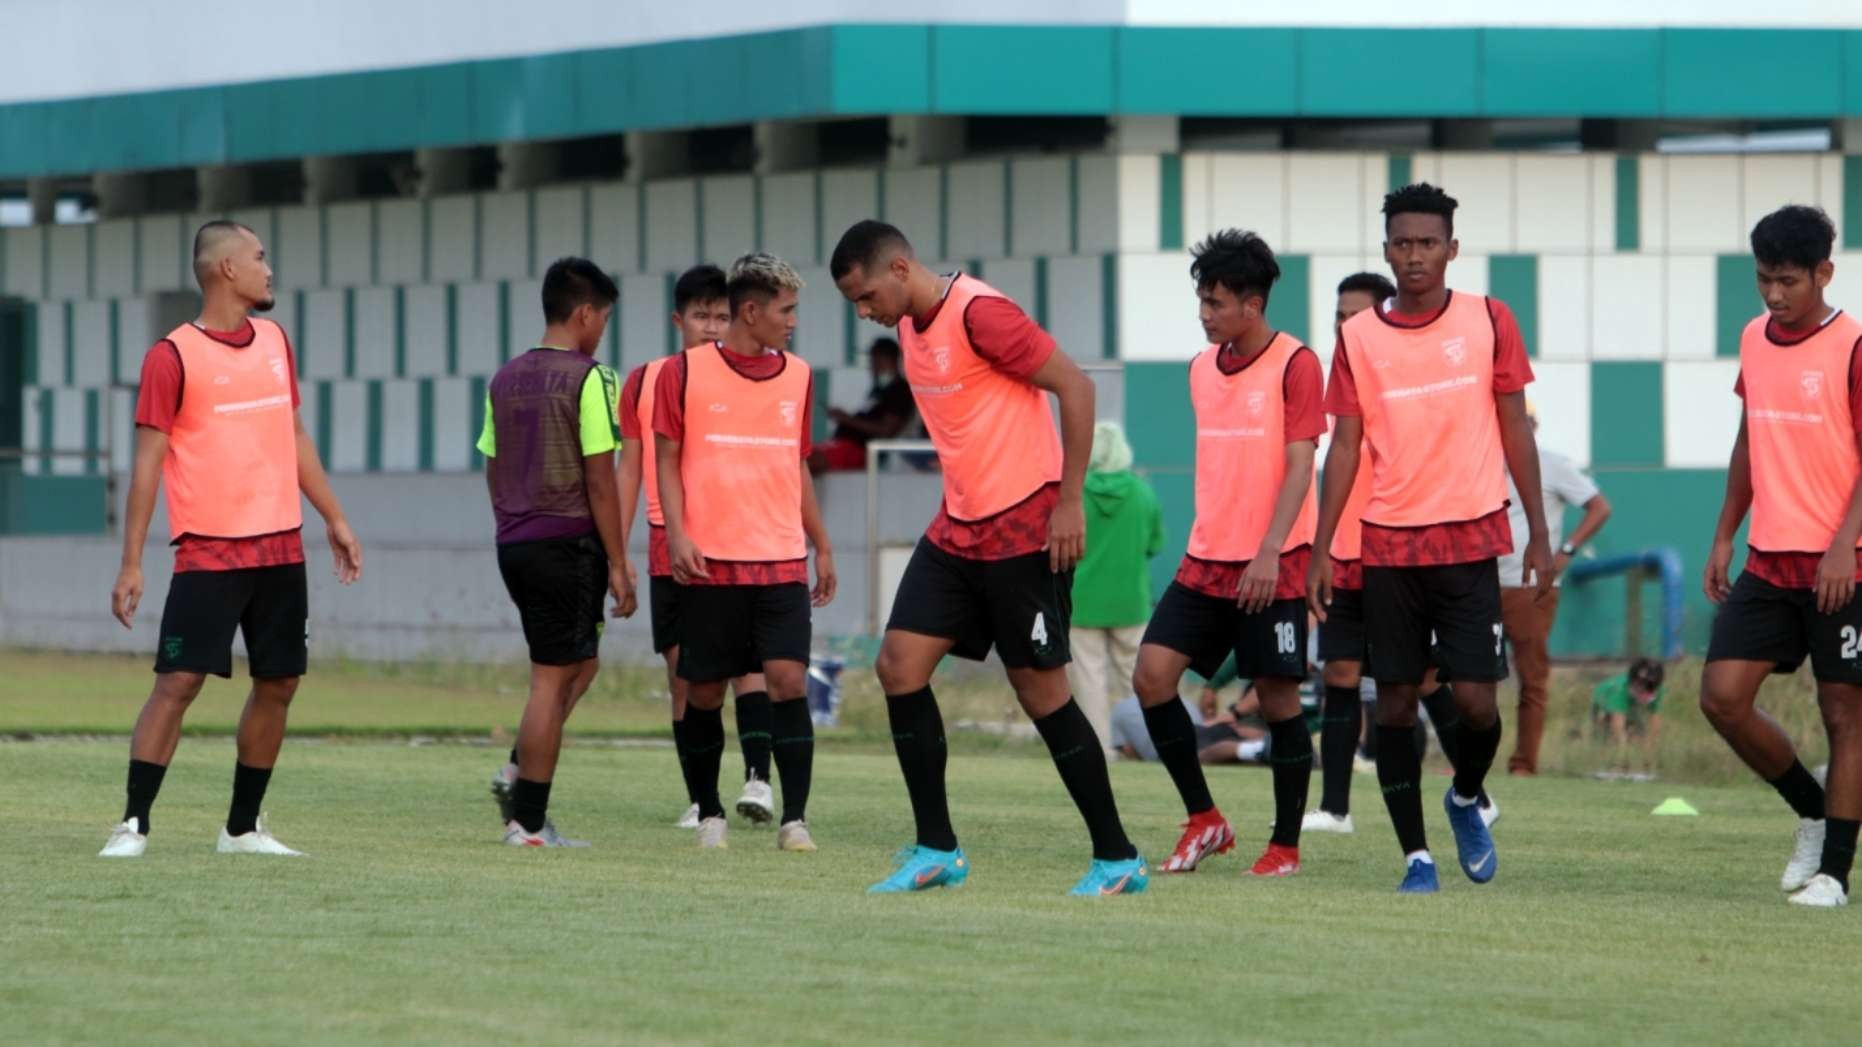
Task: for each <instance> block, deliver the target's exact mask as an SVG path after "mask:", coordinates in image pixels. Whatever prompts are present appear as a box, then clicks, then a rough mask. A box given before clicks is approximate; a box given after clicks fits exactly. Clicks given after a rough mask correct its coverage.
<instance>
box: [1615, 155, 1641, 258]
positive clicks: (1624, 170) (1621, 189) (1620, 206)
mask: <svg viewBox="0 0 1862 1047" xmlns="http://www.w3.org/2000/svg"><path fill="white" fill-rule="evenodd" d="M1641 247H1642V165H1641V163H1640V162H1639V161H1638V160H1637V159H1636V156H1635V154H1633V153H1625V154H1623V155H1622V156H1619V157H1617V158H1616V249H1617V250H1619V251H1635V250H1638V249H1640V248H1641Z"/></svg>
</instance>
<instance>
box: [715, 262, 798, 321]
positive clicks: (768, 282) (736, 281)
mask: <svg viewBox="0 0 1862 1047" xmlns="http://www.w3.org/2000/svg"><path fill="white" fill-rule="evenodd" d="M803 286H805V285H804V284H803V282H802V275H801V274H800V273H798V272H796V271H795V267H794V266H792V265H790V264H789V263H787V262H785V261H783V260H782V259H780V258H777V257H776V256H775V255H773V254H770V253H769V252H768V251H756V252H753V253H751V254H747V255H744V256H743V257H742V258H739V259H737V260H736V261H735V262H732V263H731V273H730V293H731V315H732V316H736V315H737V310H738V309H739V308H740V307H741V306H742V305H743V303H744V302H746V301H748V300H750V299H752V298H756V299H759V300H761V301H765V302H766V301H768V300H769V299H771V298H774V297H775V296H776V295H778V294H781V293H782V292H784V291H794V292H796V293H798V294H799V293H801V290H802V288H803Z"/></svg>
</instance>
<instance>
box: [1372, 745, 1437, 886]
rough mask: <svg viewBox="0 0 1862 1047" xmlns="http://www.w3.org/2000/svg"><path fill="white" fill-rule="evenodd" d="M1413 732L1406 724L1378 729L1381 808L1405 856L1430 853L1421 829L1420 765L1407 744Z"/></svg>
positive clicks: (1410, 746)
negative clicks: (1421, 852)
mask: <svg viewBox="0 0 1862 1047" xmlns="http://www.w3.org/2000/svg"><path fill="white" fill-rule="evenodd" d="M1415 730H1416V729H1415V728H1414V727H1413V726H1411V725H1409V724H1404V725H1402V726H1401V727H1386V726H1384V725H1383V724H1378V725H1377V734H1378V738H1377V784H1379V785H1381V786H1383V790H1384V806H1385V807H1386V808H1388V809H1389V811H1390V824H1391V826H1392V827H1393V828H1395V829H1396V835H1397V844H1398V845H1400V846H1401V847H1402V848H1403V853H1404V854H1410V853H1412V852H1415V851H1426V850H1428V849H1429V837H1428V834H1426V833H1424V832H1423V829H1422V761H1421V760H1419V759H1417V758H1416V749H1415V746H1413V745H1412V744H1410V739H1411V738H1413V737H1415Z"/></svg>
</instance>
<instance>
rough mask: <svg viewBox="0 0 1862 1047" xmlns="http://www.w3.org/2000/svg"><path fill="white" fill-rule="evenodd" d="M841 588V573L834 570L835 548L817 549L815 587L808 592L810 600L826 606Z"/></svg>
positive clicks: (818, 605)
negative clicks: (812, 590)
mask: <svg viewBox="0 0 1862 1047" xmlns="http://www.w3.org/2000/svg"><path fill="white" fill-rule="evenodd" d="M839 589H840V575H838V574H836V573H835V571H834V550H832V549H816V550H815V589H814V592H812V593H810V594H808V599H809V602H810V603H812V604H814V605H815V606H816V607H826V606H827V605H828V604H829V603H831V602H832V601H833V599H834V593H835V592H836V591H838V590H839Z"/></svg>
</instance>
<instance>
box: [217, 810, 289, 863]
mask: <svg viewBox="0 0 1862 1047" xmlns="http://www.w3.org/2000/svg"><path fill="white" fill-rule="evenodd" d="M214 850H216V851H218V852H219V853H221V854H275V855H278V856H280V857H284V858H302V857H304V852H303V851H294V850H292V849H291V848H289V847H286V846H285V845H284V844H282V843H279V842H278V838H277V837H275V836H273V835H272V834H271V830H269V829H267V828H265V817H264V816H263V815H260V816H259V819H258V821H257V822H256V823H255V824H254V826H253V829H252V831H251V832H249V833H240V834H239V835H238V836H234V835H232V834H231V833H228V832H227V831H226V826H224V825H222V826H221V827H220V845H219V846H218V847H216V848H214Z"/></svg>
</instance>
